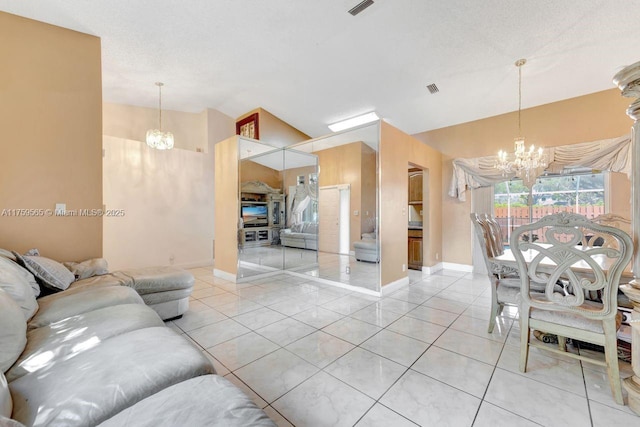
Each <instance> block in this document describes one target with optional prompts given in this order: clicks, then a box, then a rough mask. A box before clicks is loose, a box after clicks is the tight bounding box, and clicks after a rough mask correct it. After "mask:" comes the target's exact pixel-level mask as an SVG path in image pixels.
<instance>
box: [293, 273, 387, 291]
mask: <svg viewBox="0 0 640 427" xmlns="http://www.w3.org/2000/svg"><path fill="white" fill-rule="evenodd" d="M282 273H287V274H289V275H291V276H296V277H302V278H305V279H309V280H313V281H314V282H318V283H324V284H325V285H331V286H335V287H336V288H343V289H349V290H350V291H354V292H360V293H361V294H366V295H371V296H374V297H380V296H381V294H380V292H376V291H373V290H371V289H365V288H361V287H359V286H353V285H347V284H346V283H341V282H334V281H333V280H327V279H323V278H321V277H318V276H310V275H308V274H304V273H298V272H296V271H291V270H285V271H282Z"/></svg>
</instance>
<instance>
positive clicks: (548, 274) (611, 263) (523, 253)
mask: <svg viewBox="0 0 640 427" xmlns="http://www.w3.org/2000/svg"><path fill="white" fill-rule="evenodd" d="M533 234H537V235H538V236H544V237H545V238H544V242H545V243H537V242H530V241H529V240H531V239H529V238H528V236H529V235H533ZM595 234H598V235H602V236H605V237H606V238H607V239H611V241H614V242H615V245H613V246H610V247H607V246H586V245H583V244H582V242H583V240H584V238H585V235H595ZM523 236H526V237H527V238H523ZM509 242H510V248H511V251H512V253H513V256H514V258H515V260H516V262H517V264H518V269H519V271H520V278H521V280H522V284H521V292H520V294H521V298H522V301H523V303H525V304H527V305H529V306H531V307H537V308H543V309H548V310H557V311H570V312H573V313H576V314H580V315H583V316H585V317H589V318H593V319H602V318H607V317H613V316H615V314H616V308H617V290H618V284H619V280H620V275H621V274H622V272H623V270H624V268H625V267H626V266H627V265H628V264H629V261H630V260H631V256H632V252H633V243H632V241H631V238H630V237H629V235H628V234H627V233H625V232H624V231H622V230H620V229H617V228H614V227H610V226H605V225H600V224H597V223H595V222H593V221H589V220H588V219H587V218H586V217H584V216H582V215H578V214H573V213H567V212H562V213H557V214H553V215H548V216H545V217H543V218H542V219H540V220H539V221H537V222H534V223H532V224H528V225H524V226H521V227H518V228H517V229H515V230H514V231H513V233H512V234H511V239H510V241H509ZM531 282H536V283H544V284H545V291H544V293H543V294H536V293H531V292H530V290H531ZM559 283H562V284H563V286H562V287H561V289H560V290H559V289H558V286H557V285H558V284H559ZM589 291H600V292H599V293H600V294H601V296H602V307H599V306H598V307H595V306H592V305H586V304H585V293H586V292H589Z"/></svg>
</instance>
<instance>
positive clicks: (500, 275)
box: [471, 213, 520, 333]
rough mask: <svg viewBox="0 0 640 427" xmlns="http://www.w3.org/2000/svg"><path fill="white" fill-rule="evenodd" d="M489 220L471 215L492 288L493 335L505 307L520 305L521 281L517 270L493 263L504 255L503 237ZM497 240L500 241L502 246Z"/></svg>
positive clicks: (491, 323) (489, 331) (490, 327)
mask: <svg viewBox="0 0 640 427" xmlns="http://www.w3.org/2000/svg"><path fill="white" fill-rule="evenodd" d="M487 218H488V216H487V215H485V214H476V213H472V214H471V223H472V224H473V229H474V232H475V235H476V238H477V241H478V245H479V246H480V251H481V252H482V258H483V260H484V263H485V265H486V267H487V273H488V275H489V282H490V286H491V313H490V314H489V327H488V328H487V332H488V333H491V332H493V328H494V327H495V325H496V316H499V315H500V314H501V313H502V310H503V308H504V306H505V305H511V306H517V305H518V294H519V293H520V279H519V278H518V277H517V276H516V275H515V270H513V269H511V268H508V267H505V266H500V265H498V264H496V263H494V262H492V261H491V258H493V257H496V256H499V255H502V254H503V253H504V247H502V250H501V243H502V236H501V234H500V235H497V236H496V232H495V229H493V228H492V227H491V226H490V224H489V222H490V221H489V220H488V219H487ZM496 224H497V223H496ZM498 230H499V229H498ZM497 240H499V241H500V244H498V242H497Z"/></svg>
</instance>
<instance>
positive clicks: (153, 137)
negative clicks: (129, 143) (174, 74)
mask: <svg viewBox="0 0 640 427" xmlns="http://www.w3.org/2000/svg"><path fill="white" fill-rule="evenodd" d="M156 86H158V122H159V123H158V129H149V130H148V131H147V145H148V146H149V147H151V148H155V149H157V150H171V149H172V148H173V134H172V133H171V132H162V86H164V83H162V82H156Z"/></svg>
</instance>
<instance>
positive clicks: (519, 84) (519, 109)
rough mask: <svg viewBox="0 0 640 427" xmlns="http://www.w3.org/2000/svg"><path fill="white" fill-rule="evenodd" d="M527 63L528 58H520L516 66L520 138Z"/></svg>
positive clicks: (520, 135) (520, 136)
mask: <svg viewBox="0 0 640 427" xmlns="http://www.w3.org/2000/svg"><path fill="white" fill-rule="evenodd" d="M526 63H527V60H526V59H524V58H523V59H518V60H517V61H516V63H515V66H516V67H518V138H522V124H521V120H520V116H521V114H522V66H523V65H524V64H526Z"/></svg>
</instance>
